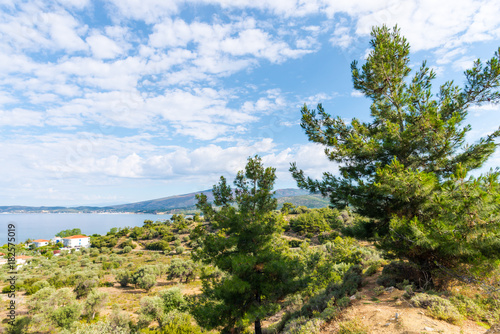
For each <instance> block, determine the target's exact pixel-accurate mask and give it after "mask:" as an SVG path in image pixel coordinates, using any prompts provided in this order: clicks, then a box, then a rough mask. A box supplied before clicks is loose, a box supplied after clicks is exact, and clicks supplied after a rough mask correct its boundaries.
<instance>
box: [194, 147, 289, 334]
mask: <svg viewBox="0 0 500 334" xmlns="http://www.w3.org/2000/svg"><path fill="white" fill-rule="evenodd" d="M275 180H276V175H275V169H273V168H270V167H268V168H264V166H263V165H262V163H261V159H260V158H259V157H257V156H256V157H255V158H250V159H249V160H248V163H247V165H246V167H245V170H244V171H239V172H238V174H237V176H236V179H235V181H234V184H235V186H236V189H235V191H234V195H233V191H232V189H231V187H230V186H229V185H228V184H227V182H226V179H225V178H224V177H221V179H220V182H219V184H218V185H215V186H214V188H213V194H214V204H215V205H217V206H219V209H218V210H215V209H214V208H213V206H212V205H211V204H209V203H208V202H207V197H206V196H205V195H200V196H199V197H198V208H199V209H200V210H202V212H203V214H204V216H205V217H206V218H207V219H209V220H210V221H211V222H213V223H212V225H213V227H214V230H213V231H212V232H211V233H206V234H205V235H204V236H203V241H202V245H203V246H202V248H200V249H199V250H198V251H197V252H195V253H194V256H193V258H194V259H196V260H201V261H202V262H203V263H206V264H212V265H215V266H217V267H218V268H220V269H221V270H222V271H224V272H226V273H227V275H226V276H224V277H223V278H221V279H219V280H213V279H210V278H208V279H204V281H203V292H204V294H205V295H206V296H207V297H208V298H207V299H206V300H205V301H204V302H205V304H204V306H205V309H211V310H212V312H213V310H215V311H216V312H217V316H216V318H213V319H211V320H212V321H211V322H210V323H207V325H208V326H210V327H218V326H220V325H225V326H226V328H228V329H231V328H234V327H235V326H236V327H244V326H245V325H246V324H248V323H254V324H255V332H256V333H258V334H260V333H262V330H261V320H262V319H261V318H262V317H263V316H265V315H266V314H268V313H269V312H270V311H271V310H272V309H275V308H276V306H277V305H276V301H277V300H278V299H280V298H282V297H283V296H286V294H287V293H289V292H291V291H292V290H293V289H294V286H295V284H294V280H295V278H296V275H297V272H295V271H294V267H296V264H294V258H293V256H291V254H290V252H289V250H288V245H287V243H285V242H284V241H283V240H282V239H281V238H280V237H279V235H280V233H281V232H282V225H283V223H284V222H283V218H282V216H281V215H279V214H276V213H274V212H273V211H274V210H276V207H277V201H276V199H275V198H273V197H272V189H273V186H274V182H275ZM233 204H237V207H235V206H234V205H233ZM207 312H208V310H207ZM209 320H210V319H209ZM214 320H215V321H214Z"/></svg>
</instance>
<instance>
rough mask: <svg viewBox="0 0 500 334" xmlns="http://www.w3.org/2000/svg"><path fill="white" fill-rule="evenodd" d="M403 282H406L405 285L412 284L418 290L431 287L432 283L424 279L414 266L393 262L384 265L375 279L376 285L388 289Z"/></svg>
mask: <svg viewBox="0 0 500 334" xmlns="http://www.w3.org/2000/svg"><path fill="white" fill-rule="evenodd" d="M405 280H407V281H408V282H407V283H406V284H409V283H412V284H414V285H415V286H416V287H419V288H430V287H432V282H430V281H428V280H427V279H426V278H425V275H424V274H423V273H422V271H421V270H420V269H418V267H417V266H416V265H415V264H412V263H409V262H402V261H393V262H391V263H389V264H388V265H386V266H385V267H384V270H382V275H380V277H379V278H378V279H377V284H379V285H383V286H385V287H390V286H397V285H399V284H402V283H403V282H404V281H405Z"/></svg>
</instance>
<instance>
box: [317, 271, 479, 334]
mask: <svg viewBox="0 0 500 334" xmlns="http://www.w3.org/2000/svg"><path fill="white" fill-rule="evenodd" d="M378 276H379V274H377V275H374V276H372V277H369V278H367V284H366V285H365V286H364V287H363V288H362V290H361V293H360V294H361V299H356V300H354V301H353V303H352V305H351V306H350V307H349V308H348V309H346V310H345V312H344V314H343V317H342V319H339V321H346V320H354V321H356V322H358V323H361V324H362V325H364V327H365V328H366V330H367V331H368V333H370V334H382V333H383V334H403V333H404V334H420V333H450V334H455V333H456V334H483V333H485V332H486V329H485V328H484V327H481V326H479V325H477V324H476V323H475V322H473V321H470V320H466V321H463V322H462V323H461V324H460V325H459V326H457V325H452V324H450V323H447V322H445V321H440V320H436V319H433V318H431V317H428V316H426V315H425V310H424V309H422V308H416V307H413V306H412V305H411V304H410V303H409V302H408V301H406V300H405V299H404V298H403V297H402V295H403V293H404V292H403V291H400V290H398V289H394V290H392V291H386V292H384V293H383V294H381V295H378V296H377V294H376V293H375V291H374V290H375V288H376V287H377V284H376V279H377V277H378ZM358 295H359V294H358ZM339 321H335V322H332V323H330V324H327V325H326V326H325V327H324V329H323V331H322V333H336V332H337V331H338V329H339V324H338V322H339Z"/></svg>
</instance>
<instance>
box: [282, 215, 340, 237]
mask: <svg viewBox="0 0 500 334" xmlns="http://www.w3.org/2000/svg"><path fill="white" fill-rule="evenodd" d="M290 227H291V229H292V230H293V231H294V232H298V233H303V234H305V233H311V234H312V233H316V234H317V233H321V232H325V231H329V230H330V229H331V227H330V225H329V224H328V222H327V221H326V219H325V217H324V216H323V215H322V214H320V213H319V212H318V211H316V210H314V211H310V212H307V213H304V214H301V215H299V216H298V217H297V218H293V219H290Z"/></svg>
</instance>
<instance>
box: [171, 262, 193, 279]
mask: <svg viewBox="0 0 500 334" xmlns="http://www.w3.org/2000/svg"><path fill="white" fill-rule="evenodd" d="M195 269H196V266H195V264H194V262H193V261H191V260H188V261H184V260H182V259H173V260H172V262H171V263H170V267H169V269H168V279H170V280H171V279H174V278H179V282H182V279H183V278H186V283H187V282H188V281H189V279H190V278H194V276H195Z"/></svg>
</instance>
